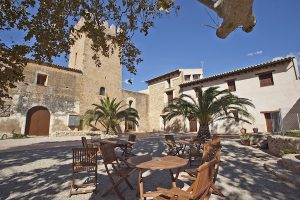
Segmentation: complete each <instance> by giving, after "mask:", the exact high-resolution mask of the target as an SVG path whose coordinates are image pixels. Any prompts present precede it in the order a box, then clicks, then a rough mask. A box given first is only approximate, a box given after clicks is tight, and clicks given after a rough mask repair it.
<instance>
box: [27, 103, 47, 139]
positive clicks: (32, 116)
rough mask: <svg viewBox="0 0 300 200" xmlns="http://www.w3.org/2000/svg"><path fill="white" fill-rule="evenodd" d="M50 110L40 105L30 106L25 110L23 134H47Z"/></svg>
mask: <svg viewBox="0 0 300 200" xmlns="http://www.w3.org/2000/svg"><path fill="white" fill-rule="evenodd" d="M49 127H50V112H49V110H48V109H47V108H45V107H42V106H35V107H32V108H31V109H30V110H28V112H27V116H26V126H25V134H26V135H28V136H49Z"/></svg>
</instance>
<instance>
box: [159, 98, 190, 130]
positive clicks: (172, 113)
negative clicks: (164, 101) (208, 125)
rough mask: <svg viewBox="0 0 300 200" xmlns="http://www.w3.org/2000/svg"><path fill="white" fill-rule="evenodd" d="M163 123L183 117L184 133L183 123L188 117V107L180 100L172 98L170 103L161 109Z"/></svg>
mask: <svg viewBox="0 0 300 200" xmlns="http://www.w3.org/2000/svg"><path fill="white" fill-rule="evenodd" d="M163 112H164V113H167V114H166V115H165V116H164V120H165V121H170V120H171V119H172V118H174V117H177V116H182V117H183V131H186V126H185V121H186V119H187V118H188V117H189V116H190V112H191V111H190V107H189V106H188V105H187V104H186V103H185V100H184V99H182V98H174V99H173V101H172V103H171V104H169V105H168V106H166V107H165V108H164V109H163Z"/></svg>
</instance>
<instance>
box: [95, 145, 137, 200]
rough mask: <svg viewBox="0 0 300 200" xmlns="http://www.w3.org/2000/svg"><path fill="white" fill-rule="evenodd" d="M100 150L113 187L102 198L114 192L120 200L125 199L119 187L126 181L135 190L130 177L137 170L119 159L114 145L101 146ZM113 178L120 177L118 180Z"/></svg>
mask: <svg viewBox="0 0 300 200" xmlns="http://www.w3.org/2000/svg"><path fill="white" fill-rule="evenodd" d="M100 148H101V152H102V158H103V163H104V166H105V170H106V172H107V175H108V178H109V180H110V182H111V184H112V185H111V187H110V188H109V189H107V190H106V191H105V192H104V193H103V194H102V197H105V196H106V195H107V194H108V193H110V192H111V191H112V190H114V191H115V192H116V193H117V195H118V197H119V198H120V199H125V198H124V197H123V196H122V194H121V192H120V190H119V189H118V186H119V185H120V184H121V183H122V182H123V181H125V182H126V184H127V185H128V186H129V188H130V189H131V190H133V187H132V185H131V184H130V182H129V180H128V177H129V176H130V175H131V174H132V173H133V172H134V171H135V168H132V167H130V165H129V164H128V163H127V162H126V161H125V160H124V159H123V158H118V157H117V156H116V154H115V151H114V146H113V145H111V144H104V145H101V147H100ZM113 177H118V179H117V180H115V179H114V178H113Z"/></svg>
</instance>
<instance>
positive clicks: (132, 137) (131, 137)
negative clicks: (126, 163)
mask: <svg viewBox="0 0 300 200" xmlns="http://www.w3.org/2000/svg"><path fill="white" fill-rule="evenodd" d="M135 140H136V135H135V134H129V135H128V142H130V143H129V144H127V145H126V146H124V147H121V149H122V151H123V152H122V156H124V157H125V159H127V158H128V157H129V156H132V155H133V154H132V149H133V145H134V142H135Z"/></svg>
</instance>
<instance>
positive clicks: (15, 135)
mask: <svg viewBox="0 0 300 200" xmlns="http://www.w3.org/2000/svg"><path fill="white" fill-rule="evenodd" d="M12 138H13V139H23V138H25V136H24V135H23V134H20V133H16V132H15V131H12Z"/></svg>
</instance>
